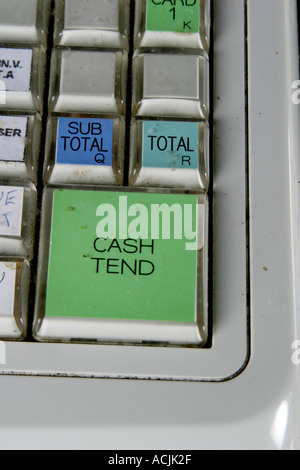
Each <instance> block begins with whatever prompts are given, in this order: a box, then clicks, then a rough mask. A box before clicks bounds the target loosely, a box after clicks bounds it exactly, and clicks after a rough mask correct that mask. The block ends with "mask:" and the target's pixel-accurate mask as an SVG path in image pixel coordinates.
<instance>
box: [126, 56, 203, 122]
mask: <svg viewBox="0 0 300 470" xmlns="http://www.w3.org/2000/svg"><path fill="white" fill-rule="evenodd" d="M133 104H134V114H136V115H137V116H153V117H155V116H157V117H164V116H165V117H166V116H170V117H190V118H196V119H206V118H207V117H208V115H209V63H208V60H207V59H206V58H205V57H204V56H201V55H193V54H167V53H163V54H162V53H146V54H141V55H136V56H135V58H134V61H133Z"/></svg>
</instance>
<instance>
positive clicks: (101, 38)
mask: <svg viewBox="0 0 300 470" xmlns="http://www.w3.org/2000/svg"><path fill="white" fill-rule="evenodd" d="M55 8H56V15H55V33H54V37H55V44H56V45H59V46H68V47H81V48H82V47H101V48H104V47H113V48H122V49H127V48H128V43H129V39H128V36H129V2H128V0H125V1H124V0H121V1H120V0H110V1H107V0H56V2H55Z"/></svg>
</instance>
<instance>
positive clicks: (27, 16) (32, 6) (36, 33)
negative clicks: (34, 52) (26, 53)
mask: <svg viewBox="0 0 300 470" xmlns="http://www.w3.org/2000/svg"><path fill="white" fill-rule="evenodd" d="M50 5H51V1H50V0H21V1H20V0H0V42H1V43H2V44H5V43H6V44H8V43H10V44H11V43H13V44H15V43H23V44H34V45H38V44H42V45H44V46H45V45H46V43H47V31H48V25H49V19H50Z"/></svg>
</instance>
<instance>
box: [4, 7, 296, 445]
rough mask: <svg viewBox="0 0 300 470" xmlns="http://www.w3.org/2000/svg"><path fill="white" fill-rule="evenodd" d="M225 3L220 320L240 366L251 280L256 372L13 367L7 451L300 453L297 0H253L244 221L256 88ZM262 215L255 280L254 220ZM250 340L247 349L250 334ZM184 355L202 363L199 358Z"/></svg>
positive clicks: (13, 353) (217, 246) (219, 122)
mask: <svg viewBox="0 0 300 470" xmlns="http://www.w3.org/2000/svg"><path fill="white" fill-rule="evenodd" d="M215 4H216V15H215V16H216V42H215V54H216V77H217V78H216V84H215V142H216V156H215V167H214V193H215V196H214V203H215V211H214V214H215V220H214V223H215V224H216V223H219V224H220V225H219V226H220V227H221V228H222V230H221V231H218V230H216V231H215V240H214V254H215V261H214V269H213V275H214V287H213V298H214V308H215V312H216V316H215V328H216V331H219V332H220V331H222V332H224V333H226V334H225V337H226V339H227V342H226V347H227V351H228V352H229V353H230V355H231V356H232V358H234V361H235V362H236V365H238V364H239V365H240V363H241V362H240V359H239V360H237V356H240V354H237V351H238V348H237V345H236V343H235V342H234V341H232V335H233V334H234V331H233V330H232V329H230V318H231V317H230V314H232V312H236V313H237V314H238V316H239V318H240V321H241V323H245V319H244V317H243V315H241V314H240V312H243V308H245V307H246V306H247V300H246V299H245V297H246V296H245V293H246V292H247V291H245V287H246V286H247V285H248V287H249V290H250V295H249V300H250V301H251V303H250V307H251V321H250V324H249V327H250V329H251V358H250V361H249V364H248V367H247V368H246V369H245V370H244V371H243V372H242V373H241V374H240V375H238V376H237V377H235V378H234V379H232V380H228V381H225V382H222V383H190V382H174V381H170V382H164V381H154V380H144V381H139V380H111V379H110V380H104V379H103V380H97V379H78V378H73V379H72V378H53V377H44V378H41V377H8V376H3V377H0V386H1V402H0V413H1V424H0V437H1V439H0V447H1V448H6V449H7V448H10V449H13V448H16V447H17V448H27V449H29V448H35V449H36V448H43V449H45V448H56V449H57V448H73V449H74V448H81V449H90V448H102V449H103V448H104V449H111V450H115V449H118V448H122V449H125V448H126V449H137V448H143V449H145V448H149V449H153V448H155V449H166V448H169V449H194V448H196V449H214V448H218V449H274V450H275V449H286V450H292V449H298V450H299V449H300V439H299V436H300V429H299V423H300V400H299V390H300V372H299V364H298V365H296V364H295V363H293V361H292V354H293V349H292V344H293V343H294V342H295V340H297V339H298V340H299V338H300V331H299V323H300V321H299V304H298V305H297V303H296V299H297V292H299V286H298V285H297V284H296V273H295V264H296V263H295V261H296V260H297V258H296V254H297V253H299V251H297V252H296V249H297V250H299V245H297V243H296V240H297V238H296V236H295V235H296V233H297V221H296V211H295V206H296V205H297V204H296V200H297V199H296V198H297V194H298V193H297V186H299V183H298V181H299V173H297V172H296V171H295V168H296V162H298V161H299V145H298V138H299V120H298V118H299V110H298V108H297V109H295V106H294V105H293V104H292V101H291V99H290V93H291V82H292V81H293V80H294V79H295V78H296V79H297V78H298V77H299V72H298V70H297V65H298V64H297V57H298V52H297V49H296V34H295V33H296V21H295V7H296V2H295V0H288V1H287V0H249V1H248V6H247V7H248V8H247V11H248V38H249V40H248V45H249V56H248V58H249V62H248V69H249V77H248V78H249V94H248V98H249V113H248V118H249V192H250V201H249V202H250V212H249V219H248V220H245V219H244V217H243V216H242V217H241V215H243V214H244V211H243V210H242V209H241V208H240V211H237V207H236V202H235V201H236V198H235V197H234V195H233V194H232V193H231V192H230V191H231V190H232V187H237V188H238V192H239V196H240V198H241V199H242V200H243V201H244V198H243V192H242V193H241V186H242V187H244V186H243V183H242V182H241V174H240V171H239V169H238V168H236V166H235V163H236V161H245V160H244V149H245V135H246V134H245V128H244V120H242V121H241V119H240V118H241V115H243V114H244V109H245V103H243V102H242V101H239V100H238V99H236V100H235V99H234V96H235V93H234V91H236V90H239V89H243V88H244V87H243V84H244V83H243V81H242V83H241V82H240V81H239V80H237V81H236V82H234V87H233V82H232V75H231V71H232V69H234V67H235V66H237V57H238V56H237V54H236V53H235V52H236V49H237V48H239V47H243V44H242V45H240V44H239V42H237V41H236V39H237V38H236V36H235V34H236V29H239V28H240V24H241V21H242V18H243V15H244V2H241V0H227V1H226V2H224V1H223V0H217V1H216V2H215ZM233 88H234V90H233ZM237 94H238V93H237ZM278 110H280V112H278ZM246 142H247V141H246ZM297 178H298V180H297ZM243 181H244V184H245V180H244V179H243ZM241 194H242V196H241ZM248 221H249V225H250V238H249V240H248V241H249V249H250V260H249V261H250V275H251V276H250V280H249V281H250V282H249V284H247V283H246V280H247V279H246V276H245V269H246V263H247V257H245V254H246V253H245V246H246V244H245V243H246V237H245V227H244V225H245V222H248ZM233 234H235V236H233ZM298 259H299V258H298ZM217 312H219V313H217ZM245 332H246V330H244V334H245ZM239 338H240V337H239ZM240 342H241V344H242V345H243V344H244V342H243V339H242V338H240ZM41 346H43V345H41ZM24 347H25V349H24ZM243 347H244V346H243ZM49 348H50V345H49ZM64 348H65V346H56V347H55V348H54V349H51V351H52V353H53V356H54V358H55V360H56V361H57V363H58V361H59V357H60V358H61V357H62V355H63V354H65V355H66V356H68V355H69V356H71V355H73V351H74V350H71V349H68V350H66V349H64ZM49 351H50V350H49ZM53 351H54V352H53ZM124 351H125V350H123V352H124ZM82 352H83V350H78V352H77V354H76V355H75V356H74V355H73V359H74V360H75V361H78V369H80V368H83V369H82V370H84V369H86V368H87V367H89V365H88V364H89V359H91V358H92V355H93V352H92V351H91V353H90V354H89V355H88V356H84V357H82ZM137 352H138V353H139V354H135V355H132V361H133V362H132V366H133V367H136V366H137V365H138V363H139V361H140V360H142V361H143V360H144V355H143V354H142V352H141V350H139V351H137ZM209 352H211V351H207V353H209ZM102 353H103V354H102V358H105V357H108V356H110V357H111V354H112V350H109V349H105V350H102ZM44 354H45V350H42V349H40V350H39V351H38V350H37V349H36V350H35V352H34V350H33V349H31V347H30V345H27V346H26V345H13V344H7V370H9V369H10V367H11V365H12V364H14V365H16V363H17V361H18V360H20V358H22V367H23V371H26V370H28V371H29V370H31V364H32V361H33V359H34V358H36V356H37V355H39V357H40V366H42V362H44V358H45V356H44ZM161 357H162V356H161V355H158V356H157V358H156V362H157V363H158V362H159V361H161ZM210 357H211V356H210ZM241 357H243V355H241ZM223 358H224V354H223V355H222V356H221V355H219V360H222V359H223ZM185 359H186V358H185ZM210 361H211V359H210V358H209V359H207V368H208V369H209V368H211V366H212V363H211V362H210ZM183 363H184V367H185V369H186V368H187V367H189V363H188V361H186V360H183ZM170 366H171V364H170V363H169V367H170ZM233 369H234V368H233ZM111 370H112V369H111ZM169 370H170V369H169ZM235 370H236V369H235ZM20 391H21V394H20ZM20 397H21V399H20Z"/></svg>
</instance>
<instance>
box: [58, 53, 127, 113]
mask: <svg viewBox="0 0 300 470" xmlns="http://www.w3.org/2000/svg"><path fill="white" fill-rule="evenodd" d="M126 70H127V55H126V54H125V53H122V52H120V51H118V52H106V51H98V50H97V51H93V50H88V51H86V50H81V51H79V50H63V51H56V52H54V54H53V60H52V72H51V73H52V75H51V77H52V78H51V80H50V82H51V83H52V88H51V90H50V109H51V110H52V111H54V112H59V113H70V112H76V113H80V112H81V113H105V114H122V113H123V112H125V99H126V83H125V74H126ZM56 81H58V83H59V86H58V89H56Z"/></svg>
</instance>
